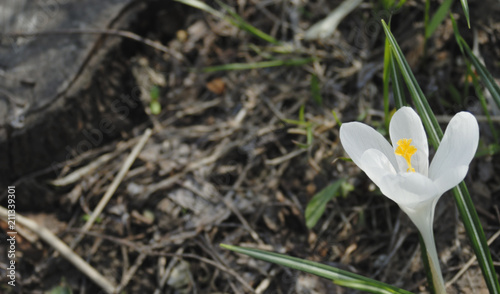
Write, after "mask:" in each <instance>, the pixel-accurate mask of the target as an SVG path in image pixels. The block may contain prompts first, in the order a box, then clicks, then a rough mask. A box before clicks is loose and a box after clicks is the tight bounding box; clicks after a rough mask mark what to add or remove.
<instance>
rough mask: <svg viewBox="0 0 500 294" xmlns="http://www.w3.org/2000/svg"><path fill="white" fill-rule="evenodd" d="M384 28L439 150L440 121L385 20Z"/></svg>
mask: <svg viewBox="0 0 500 294" xmlns="http://www.w3.org/2000/svg"><path fill="white" fill-rule="evenodd" d="M382 26H383V28H384V31H385V34H386V36H387V39H388V40H389V43H390V44H391V48H392V52H393V56H394V59H395V60H396V62H397V63H398V65H399V68H400V70H401V74H402V75H403V78H404V80H405V82H406V86H407V88H408V91H409V92H410V94H411V97H412V100H413V102H414V103H415V106H416V107H417V110H418V113H419V114H420V116H421V118H422V122H423V124H424V126H425V129H426V130H427V132H428V136H429V141H430V142H431V144H432V145H433V146H434V148H437V146H438V145H439V142H440V139H441V137H442V136H443V131H442V130H441V128H440V127H439V124H438V121H437V119H436V117H435V116H434V114H433V113H432V110H431V108H430V106H429V103H428V102H427V99H426V98H425V96H424V93H423V92H422V89H420V86H419V85H418V83H417V79H415V76H414V75H413V73H412V71H411V68H410V66H409V65H408V63H407V62H406V59H405V56H404V55H403V52H402V51H401V48H399V45H398V43H397V42H396V39H395V38H394V36H393V35H392V33H391V31H390V30H389V28H388V27H387V25H386V23H385V21H384V20H382Z"/></svg>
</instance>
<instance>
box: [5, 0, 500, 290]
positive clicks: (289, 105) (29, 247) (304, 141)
mask: <svg viewBox="0 0 500 294" xmlns="http://www.w3.org/2000/svg"><path fill="white" fill-rule="evenodd" d="M226 2H227V1H226ZM469 2H470V12H471V27H472V29H468V28H467V24H466V22H465V19H464V17H463V12H462V8H461V6H460V2H459V1H455V2H454V4H453V5H452V8H451V11H452V13H453V15H454V16H455V18H456V19H457V21H458V25H459V27H460V28H461V32H462V35H463V36H464V38H465V39H466V41H467V42H468V43H469V44H471V47H472V45H473V44H474V43H476V44H477V48H478V51H477V52H479V54H481V56H482V57H483V59H484V60H485V61H486V62H485V63H486V66H487V67H488V69H489V70H490V72H491V73H492V74H493V76H494V77H496V78H497V80H498V78H500V63H499V61H500V39H499V38H500V13H498V12H499V8H492V7H494V5H497V6H498V3H497V2H495V1H469ZM207 3H208V4H210V5H211V6H212V7H214V8H215V9H217V10H219V11H221V12H223V9H222V8H221V7H220V6H218V5H217V2H216V1H208V2H207ZM340 3H341V1H322V0H321V1H309V0H300V1H280V0H252V1H246V0H239V1H234V2H231V3H228V4H229V5H231V7H232V8H233V9H234V11H235V12H236V13H237V14H238V15H239V16H241V17H242V18H243V19H244V20H245V21H247V22H248V23H250V24H251V25H252V26H254V27H256V28H258V29H259V30H261V31H263V32H265V33H267V34H269V35H270V36H272V37H273V38H275V39H276V40H278V41H279V44H272V43H270V42H267V41H265V40H262V39H260V38H258V37H256V36H255V35H252V34H250V33H248V32H246V31H244V30H242V29H239V28H237V27H236V26H234V25H233V24H231V23H230V22H228V21H226V20H224V19H221V18H219V17H216V16H214V15H211V14H209V13H206V12H202V11H200V10H198V9H194V8H187V7H186V6H184V5H181V4H179V3H172V5H173V6H174V5H175V6H176V7H177V8H176V9H165V10H158V11H157V12H156V13H155V14H152V15H151V16H150V18H148V19H142V20H140V21H139V22H152V20H153V19H154V24H155V26H152V25H148V26H144V27H149V28H153V27H154V29H151V30H149V31H144V30H143V31H141V35H142V36H143V37H147V38H149V39H152V40H157V41H159V42H161V43H163V45H165V46H166V47H167V48H168V50H169V52H170V54H167V53H164V52H160V51H158V50H156V49H154V48H151V47H149V46H146V45H144V44H139V45H138V48H140V49H138V50H135V51H134V52H133V54H131V56H130V58H129V60H128V63H127V64H126V66H128V67H130V68H132V72H133V73H134V77H135V80H136V81H137V86H138V87H139V89H140V92H141V98H140V100H141V103H142V105H143V107H144V109H145V112H146V113H147V114H148V116H149V118H148V121H147V122H146V123H141V124H139V125H137V126H136V128H134V129H133V130H131V131H130V132H127V133H125V132H124V133H123V136H122V138H121V139H119V140H114V141H112V142H107V143H106V144H105V145H103V146H98V147H96V148H94V149H92V150H91V151H88V152H84V153H81V154H78V156H76V157H75V158H72V159H70V160H68V161H67V162H63V163H62V165H61V167H62V168H60V169H58V175H57V178H56V177H54V174H53V173H51V174H50V176H49V175H41V176H37V177H35V178H31V179H30V181H35V182H37V183H39V185H41V186H43V189H44V190H45V191H47V193H48V194H50V195H57V197H56V198H57V199H58V200H57V201H56V202H55V203H56V204H55V205H54V207H53V209H51V210H47V211H40V210H36V209H31V210H29V209H28V210H25V211H23V210H21V209H20V208H19V211H18V213H20V214H23V215H24V216H26V217H28V218H30V219H32V220H35V221H36V222H37V223H39V224H42V225H44V226H45V227H47V228H48V229H50V230H51V231H52V232H54V233H55V234H57V236H58V237H59V238H61V239H62V240H63V241H64V242H65V243H66V244H71V243H73V242H74V241H75V239H77V238H78V236H79V235H80V234H81V233H82V232H83V233H84V235H83V239H82V240H81V241H80V242H79V243H78V244H77V245H76V246H75V249H74V250H75V252H76V254H78V255H79V256H81V257H82V258H83V259H84V260H85V261H87V262H88V263H89V264H90V265H91V266H92V267H94V268H95V269H96V270H97V271H98V272H99V273H101V274H102V275H103V276H104V277H105V278H106V279H107V280H108V281H109V282H110V283H112V284H113V285H116V286H118V289H119V290H120V292H119V293H156V292H155V291H159V292H157V293H357V292H356V291H353V290H349V289H347V288H341V287H340V286H337V285H335V284H333V283H332V282H331V281H329V280H325V279H321V278H318V277H315V276H313V275H310V274H305V273H300V272H298V271H296V270H291V269H288V268H284V267H282V266H278V265H274V264H270V263H266V262H262V261H258V260H255V259H252V258H249V257H247V256H243V255H239V254H235V253H233V252H230V251H228V250H224V249H222V248H220V247H219V244H220V243H226V244H232V245H238V246H247V247H252V248H259V249H265V250H271V251H275V252H280V253H286V254H288V255H291V256H295V257H300V258H305V259H308V260H313V261H317V262H321V263H325V264H328V265H332V266H335V267H338V268H341V269H345V270H349V271H351V272H354V273H357V274H360V275H364V276H367V277H370V278H373V279H377V280H380V281H383V282H386V283H389V284H392V285H396V286H398V287H401V288H404V289H406V290H409V291H412V292H415V293H427V282H426V275H425V272H424V269H423V266H422V262H421V258H420V246H419V242H418V232H417V230H416V228H415V227H414V225H413V224H412V223H411V222H410V221H409V219H408V217H407V216H406V215H405V214H404V213H403V212H402V211H401V210H400V209H399V207H398V206H397V205H396V204H395V203H393V202H392V201H390V200H389V199H387V198H386V197H384V196H383V195H382V194H381V193H380V190H378V188H377V187H376V186H375V185H374V184H373V183H372V182H371V181H370V180H369V179H368V177H367V176H366V175H365V174H364V173H363V172H362V171H361V170H360V169H359V168H358V167H357V166H355V164H354V163H353V162H351V161H348V160H345V157H346V156H347V155H346V153H345V152H344V150H343V148H342V145H341V144H340V141H339V124H338V121H341V122H350V121H362V122H364V123H366V124H369V125H372V126H374V127H375V128H376V129H377V130H380V131H381V132H382V133H383V134H387V130H386V126H385V121H384V120H385V113H384V101H383V77H382V75H383V61H384V40H385V35H384V31H383V30H382V26H381V25H380V22H379V19H380V16H382V17H384V16H386V15H388V12H387V11H383V10H381V8H380V7H379V6H378V5H377V4H376V3H377V1H364V2H363V3H362V4H360V5H359V6H358V7H357V8H356V9H354V10H353V11H352V12H351V13H350V14H349V15H348V16H347V17H346V18H345V19H344V20H343V21H341V22H340V24H339V26H338V28H337V30H335V32H334V33H333V34H332V35H331V36H330V37H328V38H326V39H322V40H304V35H305V32H306V31H307V29H309V28H310V27H311V26H312V25H313V24H315V23H316V22H318V21H320V20H321V19H323V18H325V17H326V16H327V14H328V13H329V12H331V11H333V10H334V9H335V8H336V7H338V5H339V4H340ZM436 9H437V4H436V3H434V1H432V5H431V11H435V10H436ZM173 11H183V12H182V13H184V15H183V18H182V29H180V30H177V31H175V32H173V33H172V32H166V31H167V29H165V28H162V26H161V24H162V19H165V18H168V17H169V13H170V15H171V14H172V13H173ZM424 11H425V1H412V0H410V1H407V3H405V4H404V5H403V7H402V8H401V9H400V10H399V11H397V12H396V13H395V14H394V15H393V16H392V31H393V33H394V35H395V37H396V39H397V41H398V42H399V44H400V45H401V47H402V49H403V51H404V53H405V55H406V57H407V59H408V62H409V64H410V65H411V67H412V70H413V72H414V74H415V76H416V78H417V80H418V82H419V84H420V86H421V88H422V90H423V92H424V93H425V94H426V96H427V98H428V101H429V103H430V105H431V108H432V109H433V111H434V112H435V114H436V115H437V117H438V119H439V121H440V123H441V126H442V127H443V130H444V128H445V127H446V125H447V122H448V121H449V119H450V118H451V117H452V116H453V115H454V114H455V113H456V112H458V111H462V110H465V111H470V112H472V113H473V114H475V115H477V117H478V119H479V122H480V129H481V143H480V150H484V148H486V147H485V146H487V145H488V144H491V143H494V142H495V141H494V140H495V139H494V136H493V135H492V133H491V132H490V131H489V127H488V125H487V123H486V122H485V121H484V120H483V119H482V118H483V117H484V113H483V111H482V108H481V104H480V102H479V100H478V99H477V98H476V94H475V92H474V90H473V86H471V85H470V83H469V81H468V78H467V76H466V75H467V73H466V66H465V61H464V58H463V56H462V54H461V52H460V50H459V47H458V45H457V44H456V41H455V38H454V35H453V29H452V24H451V20H450V19H446V20H445V21H444V22H443V23H442V24H441V25H440V26H439V27H438V29H437V30H436V32H435V33H434V34H433V35H432V36H431V37H430V38H429V40H427V42H425V44H424V27H423V22H424ZM495 11H496V12H495ZM61 37H63V36H61ZM121 50H125V49H124V48H122V49H121ZM268 61H273V62H276V64H274V66H270V64H264V65H262V67H258V66H256V65H259V64H260V62H268ZM234 63H238V64H245V65H249V66H253V67H255V68H251V69H234V70H229V69H222V70H221V69H220V68H219V69H218V68H213V67H215V66H220V65H228V64H234ZM97 78H99V77H97ZM100 78H103V79H105V78H106V77H105V76H103V77H100ZM457 92H458V93H459V95H458V97H462V98H461V99H460V100H456V99H454V97H456V95H454V93H457ZM407 97H408V98H407V100H408V104H409V105H410V106H411V105H412V104H411V99H410V98H409V95H407ZM394 108H395V106H394V103H393V101H392V100H391V101H390V110H391V111H392V110H393V109H394ZM489 108H490V111H491V114H492V115H493V117H494V119H495V121H496V128H498V117H499V116H498V115H500V112H499V110H498V109H496V106H495V105H489ZM335 115H336V116H337V118H338V120H337V118H336V117H335ZM147 128H150V129H152V134H151V135H149V133H147V131H146V129H147ZM141 138H142V140H143V141H142V142H141ZM140 143H144V146H143V148H142V149H141V151H140V152H139V153H138V154H137V156H134V154H132V153H133V152H132V150H133V149H134V147H135V146H137V145H138V144H140ZM481 148H482V149H481ZM482 154H483V155H478V156H477V157H476V158H475V159H474V160H473V162H472V164H471V166H470V169H469V173H468V175H467V177H466V180H465V182H466V183H467V185H468V188H469V191H470V194H471V196H472V199H473V201H474V204H475V206H476V209H477V211H478V214H479V217H480V219H481V223H482V225H483V228H484V231H485V234H486V237H487V238H490V237H491V236H493V235H494V234H495V233H496V232H497V231H499V230H500V210H499V206H500V161H499V159H500V157H499V155H498V153H493V154H491V153H490V154H486V155H484V154H485V153H482ZM129 157H130V158H131V160H133V163H132V165H131V167H130V168H129V170H128V172H127V173H126V174H125V175H124V177H123V178H121V179H120V181H119V182H116V184H118V186H117V187H115V186H114V183H113V181H115V180H116V179H117V177H118V174H119V171H120V169H122V168H123V166H124V164H125V163H126V160H127V158H129ZM338 180H342V181H343V185H342V190H341V191H340V192H339V195H338V197H334V198H333V199H332V200H331V201H330V202H329V203H328V204H327V205H326V209H325V212H324V214H323V216H322V217H321V218H320V219H319V221H318V223H317V224H316V225H315V226H314V227H312V228H311V229H309V228H308V227H307V226H306V219H305V214H304V213H305V209H306V207H307V204H308V202H309V201H310V200H311V199H312V197H313V196H314V195H316V194H317V193H318V192H320V191H321V190H322V189H324V188H325V187H327V186H328V185H330V184H332V183H333V182H335V181H338ZM16 187H18V189H20V188H21V186H19V185H17V186H16ZM106 193H111V195H112V198H111V200H110V201H109V202H108V203H107V205H106V206H105V207H104V210H103V211H102V213H101V214H100V215H99V216H98V218H97V219H96V221H95V223H94V224H93V226H92V227H91V228H90V229H89V230H82V227H83V226H84V224H85V222H86V220H87V219H88V218H89V215H90V214H91V213H92V211H93V210H94V209H95V207H96V206H97V204H98V203H99V201H100V200H101V199H102V197H103V195H104V194H106ZM37 197H40V199H43V197H45V195H44V194H41V195H37ZM434 229H435V236H436V242H437V248H438V252H439V257H440V261H441V264H442V269H443V274H444V279H445V281H452V283H451V285H450V286H449V288H448V290H449V293H487V288H486V285H485V283H484V280H483V278H482V275H481V272H480V269H479V267H478V265H477V263H472V265H471V266H470V267H469V268H468V269H467V271H465V273H464V274H462V275H459V276H457V277H456V279H454V278H455V276H456V274H457V273H458V271H459V270H460V269H461V268H462V267H464V265H465V264H466V263H467V262H468V261H469V260H470V259H471V258H473V256H474V253H473V251H472V249H471V246H470V243H469V241H468V239H467V236H466V234H465V229H464V226H463V223H462V221H461V220H460V216H459V214H458V211H457V207H456V204H455V202H454V198H453V196H452V195H451V193H449V192H447V193H446V194H445V195H444V196H443V197H442V198H441V200H440V202H439V204H438V206H437V210H436V216H435V228H434ZM30 238H31V239H30ZM29 240H31V241H29ZM18 247H19V248H18V251H19V252H20V254H21V255H20V256H22V257H20V258H21V259H22V262H21V263H20V264H21V266H20V267H19V268H18V271H19V272H18V274H19V277H18V284H19V286H18V287H20V288H22V289H23V290H22V292H24V293H42V292H45V291H54V290H60V291H63V290H69V289H71V291H73V293H99V291H100V289H99V287H98V286H96V285H95V284H93V283H92V282H91V281H90V280H89V279H88V278H87V277H86V276H85V275H84V274H82V273H81V271H80V270H78V269H77V268H75V267H74V266H73V265H72V264H71V263H70V262H68V261H67V260H66V259H65V258H63V257H61V256H57V254H55V252H54V249H53V248H52V247H51V246H50V244H47V243H46V242H42V241H40V240H39V239H37V237H36V236H34V237H26V236H25V237H24V240H23V242H21V241H20V242H18ZM490 249H491V253H492V257H493V260H494V263H495V265H496V268H497V269H498V267H499V266H500V241H498V240H497V241H496V242H493V243H492V244H491V247H490ZM0 281H1V283H2V286H0V289H2V290H1V291H2V292H3V291H13V292H12V293H17V292H16V291H15V289H14V290H13V289H12V288H10V287H7V286H5V285H6V283H7V278H6V277H5V275H4V274H2V277H1V278H0ZM3 293H6V292H3ZM50 293H62V292H50ZM64 293H68V292H64Z"/></svg>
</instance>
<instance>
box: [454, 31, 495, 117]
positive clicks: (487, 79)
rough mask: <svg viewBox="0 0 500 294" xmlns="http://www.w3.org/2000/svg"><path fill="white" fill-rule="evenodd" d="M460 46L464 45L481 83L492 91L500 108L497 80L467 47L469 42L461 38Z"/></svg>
mask: <svg viewBox="0 0 500 294" xmlns="http://www.w3.org/2000/svg"><path fill="white" fill-rule="evenodd" d="M460 44H461V45H462V48H463V49H464V51H465V53H466V54H467V56H469V59H470V61H471V63H472V64H473V65H474V68H476V70H477V74H478V75H479V76H480V77H481V81H482V82H483V83H484V86H485V87H486V88H487V89H488V90H489V91H490V93H491V96H492V97H493V100H495V103H496V104H497V106H498V107H499V108H500V87H499V86H498V84H497V83H496V82H495V79H493V76H492V75H491V74H490V72H489V71H488V70H487V69H486V67H485V66H484V65H483V64H482V63H481V61H480V60H479V58H477V57H476V55H474V52H472V50H471V49H470V47H469V45H467V42H465V40H464V39H463V38H462V37H460Z"/></svg>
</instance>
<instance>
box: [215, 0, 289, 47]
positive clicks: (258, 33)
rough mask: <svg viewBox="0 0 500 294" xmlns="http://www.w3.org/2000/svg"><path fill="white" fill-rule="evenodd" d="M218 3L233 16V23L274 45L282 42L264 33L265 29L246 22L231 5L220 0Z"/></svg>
mask: <svg viewBox="0 0 500 294" xmlns="http://www.w3.org/2000/svg"><path fill="white" fill-rule="evenodd" d="M217 3H218V4H219V5H220V6H221V7H222V8H224V9H225V10H226V11H227V12H228V13H229V14H230V15H231V16H232V17H233V19H232V20H230V21H231V23H232V24H233V25H235V26H237V27H239V28H240V29H242V30H244V31H247V32H249V33H250V34H253V35H254V36H256V37H259V38H261V39H262V40H264V41H266V42H269V43H271V44H274V45H278V44H280V42H279V41H278V40H276V39H275V38H273V37H272V36H270V35H268V34H266V33H264V32H263V31H261V30H259V29H258V28H256V27H254V26H252V25H251V24H249V23H248V22H246V21H245V20H244V19H243V18H241V16H239V15H238V14H237V13H236V12H234V11H233V10H232V9H231V7H230V6H229V5H227V4H224V3H223V2H221V1H220V0H217Z"/></svg>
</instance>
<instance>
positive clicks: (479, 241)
mask: <svg viewBox="0 0 500 294" xmlns="http://www.w3.org/2000/svg"><path fill="white" fill-rule="evenodd" d="M382 26H383V27H384V31H385V33H386V35H387V37H388V38H389V41H390V42H391V46H392V50H393V53H394V56H395V58H396V59H397V61H398V64H399V67H400V69H401V72H402V74H403V76H404V77H405V81H406V84H407V87H408V89H409V90H410V93H412V100H413V102H414V103H415V105H416V106H417V109H418V112H419V114H420V116H421V118H422V122H423V124H424V126H425V129H426V130H427V133H428V135H429V139H430V141H431V144H432V145H433V147H434V148H435V149H437V148H438V145H439V142H440V140H441V138H442V136H443V132H442V130H441V128H440V127H439V125H437V121H436V117H435V116H434V114H433V113H432V111H431V109H430V107H429V105H428V103H427V100H426V99H425V96H424V95H423V93H422V90H421V89H420V87H419V86H418V84H417V81H416V79H415V77H414V76H413V73H412V72H411V70H410V67H409V65H408V63H407V62H406V60H405V58H404V55H403V53H402V52H401V49H400V48H399V45H398V44H397V42H396V40H395V39H394V36H393V35H392V33H391V32H390V31H389V29H388V28H387V25H386V24H385V22H384V21H383V20H382ZM462 45H463V47H464V49H465V51H467V49H466V48H465V47H468V46H467V44H466V43H465V42H463V43H462ZM469 50H470V49H469ZM434 121H436V123H434ZM452 191H453V195H454V197H455V202H456V203H457V207H458V210H459V212H460V216H461V217H462V221H463V222H464V225H465V229H466V231H467V236H468V237H469V239H470V241H471V243H472V248H473V249H474V253H475V254H476V257H477V260H478V262H479V265H480V267H481V270H482V272H483V276H484V279H485V281H486V284H487V286H488V289H489V290H490V293H492V294H500V285H499V283H498V279H497V277H496V272H495V268H494V266H493V262H492V259H491V253H490V251H489V248H488V244H487V243H486V237H485V235H484V231H483V228H482V226H481V223H480V221H479V217H478V215H477V212H476V209H475V207H474V204H473V203H472V200H471V198H470V195H469V191H468V190H467V186H466V185H465V183H464V182H461V183H460V184H459V185H458V186H457V187H455V188H453V190H452Z"/></svg>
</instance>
